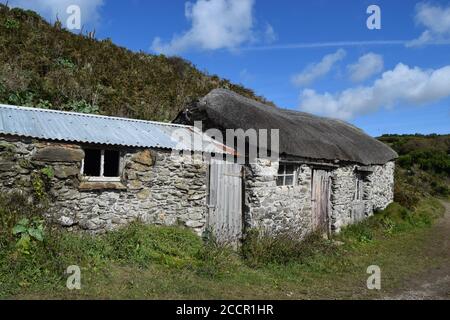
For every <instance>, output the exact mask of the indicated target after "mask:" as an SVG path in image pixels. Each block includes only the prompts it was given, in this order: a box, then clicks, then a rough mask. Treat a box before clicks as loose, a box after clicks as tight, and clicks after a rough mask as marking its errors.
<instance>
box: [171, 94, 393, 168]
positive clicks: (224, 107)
mask: <svg viewBox="0 0 450 320" xmlns="http://www.w3.org/2000/svg"><path fill="white" fill-rule="evenodd" d="M195 120H203V121H204V122H205V123H206V126H207V128H211V127H214V128H217V129H220V130H224V129H237V128H241V129H244V130H248V129H251V128H254V129H268V130H270V129H279V130H280V154H285V155H290V156H298V157H302V158H307V159H314V160H331V161H334V160H340V161H350V162H356V163H360V164H364V165H371V164H384V163H386V162H388V161H390V160H393V159H395V158H397V154H396V153H395V152H394V151H393V150H392V149H391V148H389V147H388V146H386V145H385V144H383V143H382V142H380V141H378V140H376V139H374V138H372V137H370V136H368V135H367V134H365V133H364V132H363V131H362V130H361V129H358V128H356V127H355V126H352V125H350V124H348V123H346V122H344V121H340V120H335V119H329V118H324V117H318V116H315V115H312V114H308V113H304V112H298V111H293V110H287V109H281V108H276V107H272V106H268V105H265V104H262V103H260V102H257V101H254V100H251V99H248V98H245V97H243V96H241V95H238V94H236V93H234V92H232V91H229V90H225V89H216V90H213V91H211V92H210V93H209V94H208V95H206V96H205V97H204V98H202V99H201V100H200V101H198V102H197V103H195V104H193V105H191V106H190V107H188V109H187V110H186V111H184V112H182V113H181V114H180V115H179V116H178V118H177V119H176V120H175V121H177V122H184V123H186V124H187V123H189V124H192V123H193V121H195Z"/></svg>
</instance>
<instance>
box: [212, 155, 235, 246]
mask: <svg viewBox="0 0 450 320" xmlns="http://www.w3.org/2000/svg"><path fill="white" fill-rule="evenodd" d="M208 208H209V217H208V221H207V225H208V228H209V230H210V231H211V232H212V233H213V235H214V237H215V239H216V240H217V241H218V242H219V243H221V244H230V245H235V244H237V243H238V242H239V240H240V239H241V238H242V225H243V216H242V166H241V165H239V164H235V163H228V162H225V161H220V160H212V161H211V164H210V170H209V199H208Z"/></svg>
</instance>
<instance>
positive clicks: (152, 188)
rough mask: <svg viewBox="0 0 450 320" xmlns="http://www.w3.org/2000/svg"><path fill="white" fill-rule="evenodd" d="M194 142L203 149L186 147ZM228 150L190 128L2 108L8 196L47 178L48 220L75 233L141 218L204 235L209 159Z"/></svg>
mask: <svg viewBox="0 0 450 320" xmlns="http://www.w3.org/2000/svg"><path fill="white" fill-rule="evenodd" d="M194 139H197V140H199V141H201V142H202V143H200V144H198V145H199V146H201V148H202V149H195V148H193V145H194V144H193V143H185V144H183V141H191V140H194ZM224 150H225V151H226V150H227V148H226V147H225V146H223V145H219V144H217V143H216V142H215V141H213V140H212V139H210V138H208V137H207V136H206V135H204V134H202V133H201V132H198V131H195V128H192V127H188V126H182V125H176V124H167V123H158V122H150V121H140V120H131V119H124V118H116V117H106V116H97V115H88V114H79V113H70V112H61V111H54V110H44V109H34V108H25V107H15V106H5V105H0V179H1V180H0V192H2V193H7V192H13V191H20V192H25V193H27V194H32V193H34V192H35V191H36V190H34V189H35V188H36V183H35V179H36V178H40V176H42V175H43V174H44V177H43V178H45V179H47V180H50V181H49V183H48V184H49V190H48V191H46V194H47V195H48V199H49V200H50V209H49V210H48V213H47V218H48V219H50V220H51V221H53V222H57V223H59V224H60V225H62V226H64V227H66V228H70V229H75V230H77V229H78V230H79V229H81V230H87V231H89V232H91V233H102V232H105V231H108V230H112V229H115V228H116V227H118V226H121V225H125V224H127V223H129V222H131V221H134V220H141V221H143V222H145V223H151V224H163V225H176V224H180V225H185V226H187V227H190V228H193V229H194V230H196V231H197V232H198V233H199V234H201V233H202V231H203V230H204V229H205V224H206V219H207V207H206V205H205V201H206V200H205V199H206V196H207V192H208V191H207V189H206V179H207V170H208V166H207V163H208V162H207V161H208V160H207V156H208V155H209V154H210V153H211V152H214V153H223V152H225V151H224ZM39 192H40V191H39Z"/></svg>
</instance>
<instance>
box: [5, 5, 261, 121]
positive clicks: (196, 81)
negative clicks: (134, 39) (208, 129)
mask: <svg viewBox="0 0 450 320" xmlns="http://www.w3.org/2000/svg"><path fill="white" fill-rule="evenodd" d="M220 87H221V88H228V89H231V90H233V91H236V92H237V93H240V94H243V95H245V96H247V97H250V98H256V99H258V100H260V101H265V100H264V99H263V98H262V97H257V96H255V94H254V93H253V92H252V91H251V90H249V89H246V88H244V87H242V86H240V85H236V84H233V83H231V82H230V81H228V80H225V79H221V78H219V77H217V76H214V75H209V74H207V73H205V72H201V71H199V70H198V69H197V68H196V67H195V66H193V65H192V64H191V63H189V62H187V61H185V60H183V59H181V58H179V57H166V56H163V55H159V56H156V55H150V54H146V53H143V52H140V53H135V52H131V51H129V50H127V49H125V48H121V47H118V46H116V45H114V44H113V43H112V42H111V41H110V40H109V39H106V40H102V41H98V40H96V39H93V38H91V37H89V36H86V35H81V34H79V35H77V34H73V33H72V32H69V31H67V30H64V29H62V28H61V23H60V22H56V23H55V24H54V25H50V24H49V23H47V22H46V21H45V20H44V19H43V18H41V17H40V16H39V15H38V14H36V13H35V12H32V11H24V10H21V9H9V8H8V7H7V6H5V5H1V4H0V103H5V104H13V105H25V106H35V107H40V108H51V109H59V110H69V111H78V112H87V113H101V114H105V115H116V116H125V117H132V118H138V119H145V120H157V121H169V120H172V119H173V118H174V117H175V116H176V115H177V114H178V112H179V111H180V108H181V107H182V106H184V105H186V104H188V103H189V102H191V101H192V100H195V99H198V98H200V97H202V96H204V95H206V94H207V93H208V92H209V91H211V90H212V89H214V88H220Z"/></svg>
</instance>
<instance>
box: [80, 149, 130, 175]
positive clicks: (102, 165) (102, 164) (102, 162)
mask: <svg viewBox="0 0 450 320" xmlns="http://www.w3.org/2000/svg"><path fill="white" fill-rule="evenodd" d="M85 149H97V150H100V176H98V177H91V176H86V175H85V174H84V158H83V159H82V160H81V175H82V176H83V178H84V179H83V180H84V181H87V182H121V180H122V179H121V175H122V153H121V152H120V151H119V168H118V170H119V175H118V176H117V177H105V176H104V174H105V151H107V149H99V148H85ZM108 150H109V149H108ZM115 151H117V150H115Z"/></svg>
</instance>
